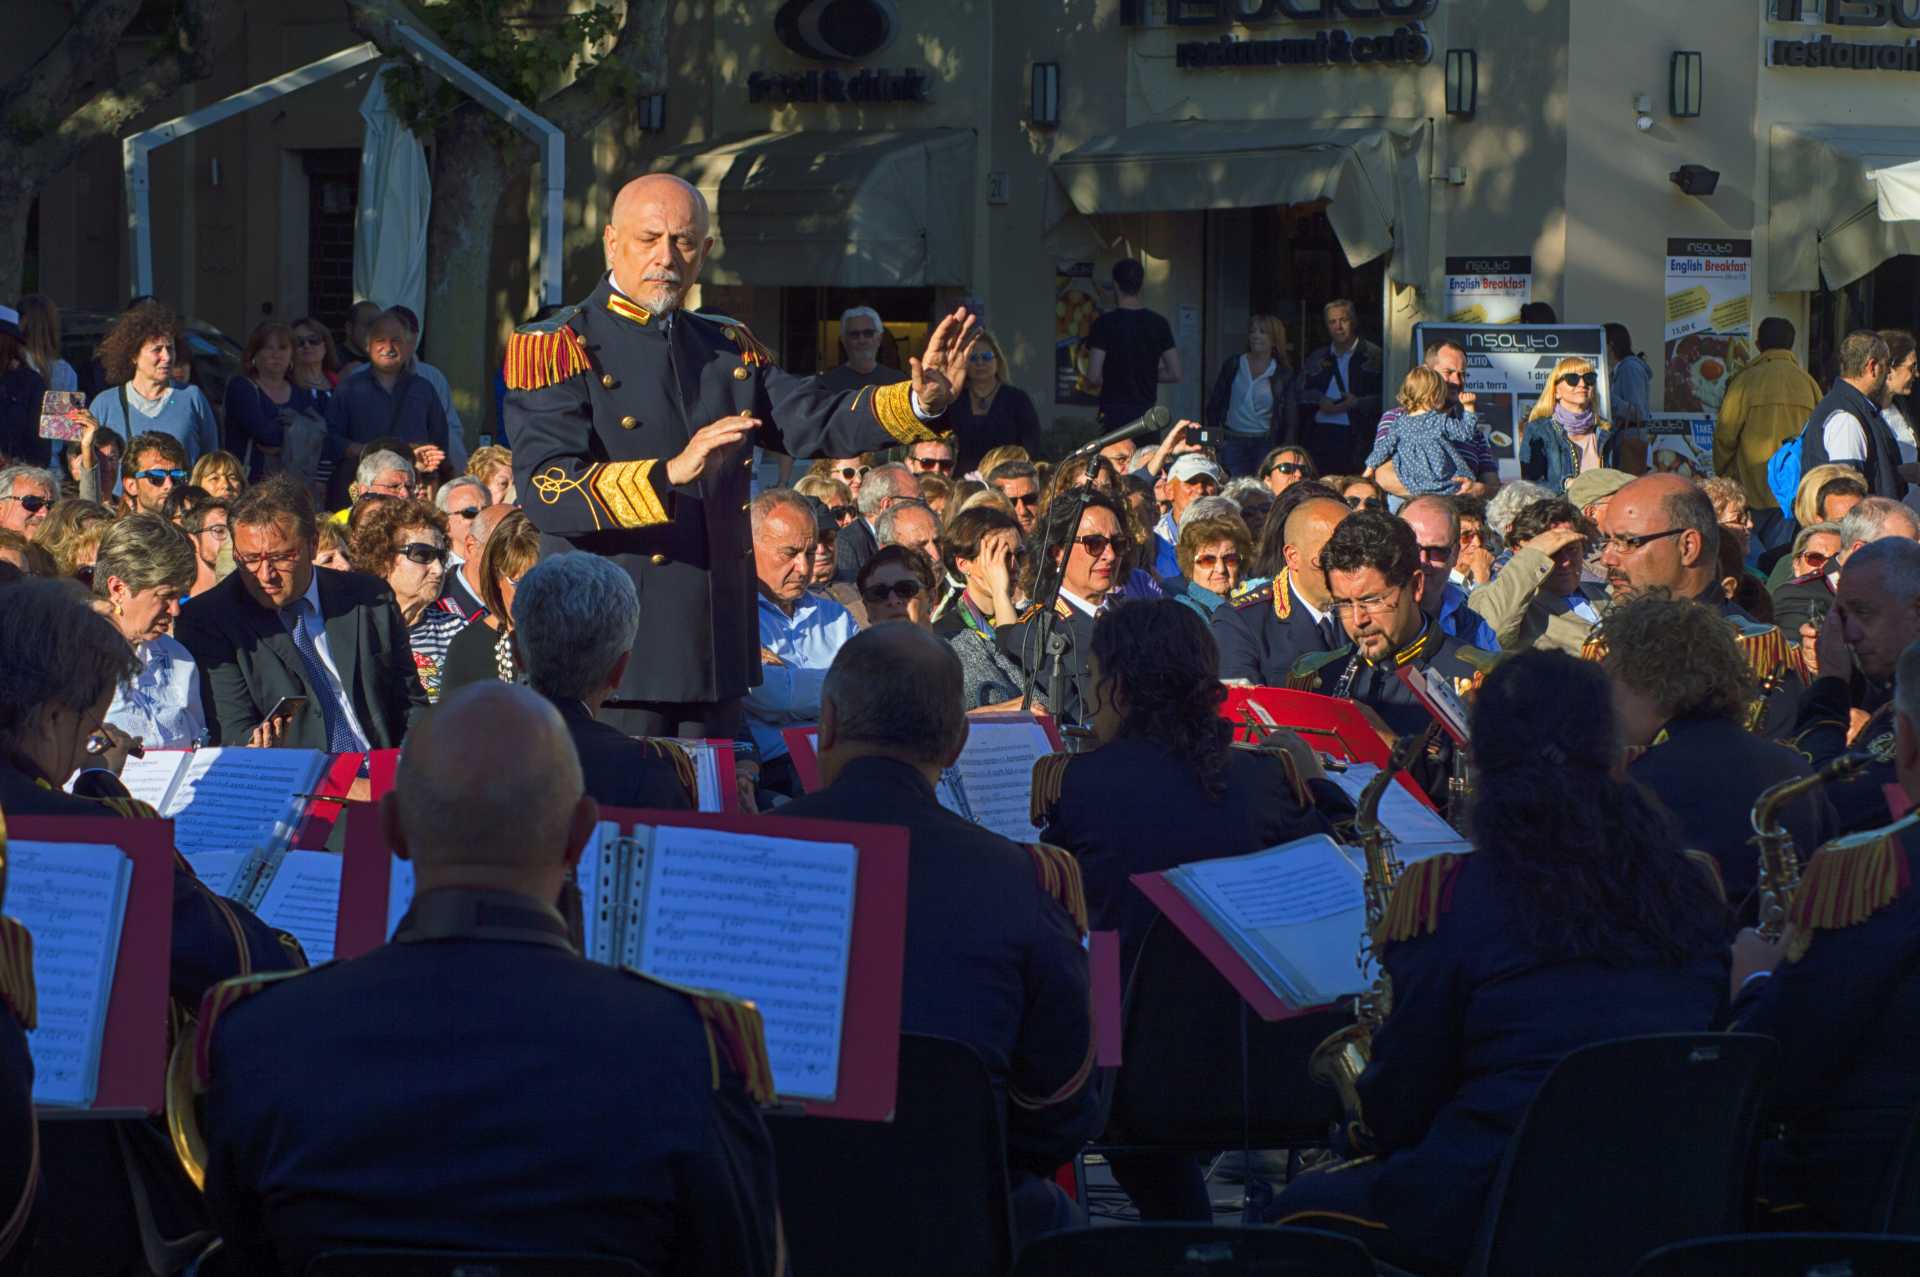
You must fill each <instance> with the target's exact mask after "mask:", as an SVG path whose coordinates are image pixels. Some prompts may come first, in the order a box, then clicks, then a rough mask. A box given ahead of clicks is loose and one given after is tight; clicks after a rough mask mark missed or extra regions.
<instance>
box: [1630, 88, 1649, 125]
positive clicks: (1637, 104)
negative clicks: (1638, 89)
mask: <svg viewBox="0 0 1920 1277" xmlns="http://www.w3.org/2000/svg"><path fill="white" fill-rule="evenodd" d="M1633 127H1635V128H1637V129H1639V130H1640V131H1641V132H1642V133H1645V132H1646V131H1647V130H1649V129H1651V128H1652V127H1653V99H1652V98H1651V97H1649V96H1647V95H1646V94H1645V93H1636V94H1634V95H1633Z"/></svg>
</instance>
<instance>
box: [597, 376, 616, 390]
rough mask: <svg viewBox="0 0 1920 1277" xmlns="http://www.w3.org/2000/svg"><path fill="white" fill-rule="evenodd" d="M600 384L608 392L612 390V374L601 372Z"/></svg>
mask: <svg viewBox="0 0 1920 1277" xmlns="http://www.w3.org/2000/svg"><path fill="white" fill-rule="evenodd" d="M600 384H601V385H603V386H605V387H606V388H607V389H608V390H612V389H613V374H612V373H610V372H603V373H601V374H600Z"/></svg>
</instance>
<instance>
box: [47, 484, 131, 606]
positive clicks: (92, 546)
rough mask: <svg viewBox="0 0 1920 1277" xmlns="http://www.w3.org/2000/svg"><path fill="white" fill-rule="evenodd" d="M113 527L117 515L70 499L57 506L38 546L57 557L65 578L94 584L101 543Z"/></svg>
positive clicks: (90, 504)
mask: <svg viewBox="0 0 1920 1277" xmlns="http://www.w3.org/2000/svg"><path fill="white" fill-rule="evenodd" d="M112 526H113V511H111V510H109V509H107V507H105V506H103V505H101V504H100V503H99V502H98V501H86V500H82V499H81V498H79V497H68V498H67V499H66V500H64V501H56V502H54V503H53V509H51V510H49V511H47V521H46V522H45V523H42V524H41V525H40V531H39V533H38V535H36V536H35V537H34V538H33V540H34V544H36V545H38V546H39V547H40V548H41V549H43V550H45V551H46V552H47V553H48V554H51V555H52V556H53V561H54V562H55V563H57V564H58V565H59V566H60V575H61V576H71V577H76V578H78V579H80V580H82V581H84V582H86V583H87V584H89V585H91V584H93V563H94V560H95V559H96V558H97V557H98V556H99V553H100V539H101V538H102V537H104V536H106V535H107V529H108V528H111V527H112Z"/></svg>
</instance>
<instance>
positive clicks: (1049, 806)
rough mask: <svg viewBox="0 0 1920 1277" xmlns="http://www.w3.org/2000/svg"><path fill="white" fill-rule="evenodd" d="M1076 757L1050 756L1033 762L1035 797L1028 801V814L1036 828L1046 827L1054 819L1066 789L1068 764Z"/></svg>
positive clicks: (1068, 755)
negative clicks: (1061, 796) (1054, 808)
mask: <svg viewBox="0 0 1920 1277" xmlns="http://www.w3.org/2000/svg"><path fill="white" fill-rule="evenodd" d="M1075 757H1076V756H1075V755H1073V754H1048V755H1047V756H1046V757H1045V758H1036V759H1034V760H1033V796H1032V797H1031V798H1030V799H1028V807H1027V813H1028V815H1029V816H1030V817H1031V818H1032V820H1033V823H1034V825H1035V826H1036V827H1039V826H1043V825H1045V824H1046V823H1047V821H1048V820H1049V819H1050V818H1051V817H1052V815H1053V807H1054V804H1055V803H1057V802H1059V801H1060V793H1061V790H1063V789H1064V788H1065V787H1066V783H1067V764H1068V763H1071V762H1072V761H1073V760H1074V758H1075Z"/></svg>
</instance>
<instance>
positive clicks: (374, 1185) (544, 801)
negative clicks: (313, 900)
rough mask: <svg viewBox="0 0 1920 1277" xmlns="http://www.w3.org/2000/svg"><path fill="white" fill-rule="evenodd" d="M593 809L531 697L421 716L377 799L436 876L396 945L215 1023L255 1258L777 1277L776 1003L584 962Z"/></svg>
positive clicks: (217, 1199) (264, 1267) (288, 1263)
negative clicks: (383, 1253)
mask: <svg viewBox="0 0 1920 1277" xmlns="http://www.w3.org/2000/svg"><path fill="white" fill-rule="evenodd" d="M598 816H599V808H598V806H597V805H596V804H595V803H594V801H593V799H592V798H590V797H588V796H586V794H585V792H584V791H583V788H582V784H581V778H580V767H579V764H578V762H577V761H576V760H575V756H574V749H573V744H572V742H571V740H570V739H569V737H568V733H567V728H566V724H565V723H563V722H562V721H561V719H560V715H559V714H558V713H556V712H555V711H554V709H553V707H552V706H551V705H548V704H547V703H546V702H544V701H543V700H541V699H540V698H539V697H538V696H536V695H535V694H534V693H533V692H531V691H528V690H527V689H525V688H519V687H511V686H508V685H506V684H500V683H493V684H487V683H480V684H475V685H473V686H471V687H465V688H462V689H461V690H460V691H458V692H456V693H454V695H453V696H451V697H450V698H448V699H447V700H446V701H445V702H444V703H443V704H442V705H441V706H440V707H439V708H438V709H437V710H436V711H435V712H434V713H433V714H431V715H429V716H426V717H423V718H422V720H421V722H420V724H419V725H418V726H417V727H416V728H415V729H414V732H413V735H412V736H411V737H410V738H409V740H408V741H407V748H406V752H405V753H404V754H403V755H402V756H401V760H400V773H399V776H398V779H397V782H396V784H395V787H394V791H393V793H391V794H389V795H388V796H387V797H386V798H385V799H383V800H382V802H381V810H380V819H381V825H382V829H383V832H384V833H385V835H386V837H387V839H388V840H389V845H390V846H392V847H393V849H394V850H395V852H397V853H398V854H399V855H401V856H403V857H405V858H407V859H409V860H411V861H412V862H413V864H414V872H415V874H416V875H417V887H416V894H415V895H414V899H413V905H412V907H411V908H410V909H409V910H408V911H407V914H406V916H405V917H404V918H402V919H401V921H400V927H399V930H398V931H396V932H395V933H394V937H393V939H392V941H390V942H389V943H387V944H385V945H382V946H381V947H379V948H377V949H375V950H373V951H372V952H371V953H368V954H366V955H364V956H362V957H359V958H355V959H354V960H353V961H351V962H338V963H332V964H330V965H328V966H326V967H323V968H320V969H318V970H316V971H314V972H312V973H311V974H308V975H305V976H302V977H301V978H298V979H288V980H280V981H258V980H255V981H235V982H232V983H230V984H227V985H223V986H222V987H221V988H220V989H219V990H218V991H217V993H216V994H215V996H214V997H213V998H210V999H209V1000H208V1004H207V1009H206V1010H205V1011H203V1012H202V1015H201V1024H200V1057H199V1058H200V1059H201V1060H202V1061H204V1062H205V1064H204V1073H203V1074H202V1075H201V1076H200V1077H199V1078H197V1079H196V1081H197V1083H198V1084H199V1085H200V1086H201V1088H202V1092H203V1096H204V1105H203V1112H204V1134H205V1138H206V1144H207V1203H208V1206H209V1207H210V1209H211V1210H212V1213H213V1216H214V1218H215V1220H216V1221H217V1223H218V1224H219V1226H220V1231H221V1235H222V1236H223V1237H225V1238H226V1242H227V1246H228V1248H229V1250H230V1251H231V1252H232V1254H233V1256H234V1258H235V1260H236V1261H237V1263H236V1267H237V1268H239V1269H243V1270H244V1271H246V1272H249V1273H285V1274H297V1273H301V1272H304V1271H306V1266H307V1264H308V1263H309V1262H310V1261H311V1260H312V1259H313V1257H314V1256H315V1255H317V1254H320V1253H322V1252H324V1251H328V1250H334V1249H344V1248H360V1247H383V1246H390V1247H401V1248H407V1249H416V1248H417V1249H441V1250H481V1251H507V1252H520V1253H525V1252H568V1253H576V1254H586V1255H597V1256H606V1257H614V1258H621V1259H626V1260H630V1261H632V1262H634V1263H636V1264H637V1265H639V1267H640V1268H641V1269H642V1270H644V1271H647V1272H656V1273H668V1272H701V1273H723V1274H752V1275H753V1277H772V1274H774V1273H775V1272H776V1270H777V1267H778V1263H779V1260H778V1254H779V1239H778V1232H779V1225H778V1222H777V1216H776V1198H775V1194H774V1179H773V1150H772V1145H771V1141H770V1140H769V1138H768V1136H767V1132H766V1128H765V1126H764V1125H763V1124H762V1122H761V1119H760V1113H759V1109H758V1107H757V1103H761V1102H766V1101H767V1100H770V1099H771V1095H770V1094H768V1091H769V1090H770V1085H763V1084H762V1083H764V1082H765V1081H766V1079H768V1078H769V1077H770V1074H769V1073H767V1072H766V1068H765V1042H764V1038H763V1037H762V1035H761V1032H760V1024H759V1017H758V1015H757V1014H754V1013H752V1012H751V1011H749V1010H747V1009H746V1008H745V1007H743V1006H742V1005H741V1004H739V1003H735V1002H731V1001H730V1000H727V999H725V998H722V997H720V996H719V995H712V994H702V995H699V996H698V997H696V996H694V995H692V994H689V993H687V992H683V991H681V990H678V989H673V988H669V987H667V986H664V985H659V984H655V983H653V982H652V981H650V980H647V979H646V978H644V977H642V976H639V975H636V974H634V973H632V972H629V971H623V970H618V969H614V968H609V967H604V966H599V965H597V964H595V963H592V962H589V961H587V960H586V959H585V958H582V957H581V956H580V955H579V954H578V953H576V952H575V951H574V949H573V947H572V945H571V944H570V943H569V941H568V939H567V927H566V924H565V922H563V921H562V919H561V917H560V914H559V912H558V911H557V910H556V909H555V908H554V904H553V902H554V901H555V900H556V899H557V898H558V897H559V894H560V890H561V887H562V885H563V884H564V883H565V882H567V881H568V880H569V879H570V878H571V877H572V874H573V869H574V865H575V864H576V863H577V862H578V860H579V858H580V854H581V851H582V849H583V848H584V847H585V845H586V843H587V841H588V839H589V838H590V837H591V836H592V834H593V829H594V824H595V822H596V820H597V819H598ZM702 1002H705V1003H707V1004H708V1006H707V1007H706V1008H703V1007H702V1006H701V1005H700V1004H701V1003H702ZM708 1011H711V1012H713V1013H714V1014H713V1016H712V1018H709V1015H708V1014H707V1012H708ZM723 1023H732V1024H738V1025H741V1026H742V1027H741V1028H740V1029H739V1030H738V1031H727V1032H722V1031H721V1029H720V1025H721V1024H723ZM709 1025H712V1026H713V1032H714V1036H709V1031H708V1026H709ZM756 1078H757V1079H760V1080H761V1082H755V1081H753V1079H756ZM427 1203H441V1204H443V1208H440V1209H426V1208H425V1206H426V1204H427Z"/></svg>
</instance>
